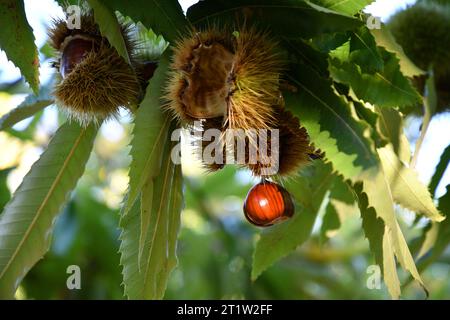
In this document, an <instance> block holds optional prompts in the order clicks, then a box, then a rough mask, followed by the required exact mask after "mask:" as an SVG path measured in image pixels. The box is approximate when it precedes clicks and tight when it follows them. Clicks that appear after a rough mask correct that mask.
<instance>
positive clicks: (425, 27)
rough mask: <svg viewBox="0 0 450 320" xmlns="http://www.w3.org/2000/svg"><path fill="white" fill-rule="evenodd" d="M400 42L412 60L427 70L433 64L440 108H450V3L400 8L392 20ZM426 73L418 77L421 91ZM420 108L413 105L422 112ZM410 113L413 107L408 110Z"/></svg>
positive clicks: (395, 34)
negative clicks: (401, 9)
mask: <svg viewBox="0 0 450 320" xmlns="http://www.w3.org/2000/svg"><path fill="white" fill-rule="evenodd" d="M388 27H389V28H390V30H391V31H392V34H393V35H394V37H395V39H396V40H397V42H398V43H399V44H400V45H401V46H402V47H403V49H404V50H405V53H406V54H407V55H408V57H410V58H411V60H412V61H413V62H414V63H415V64H416V65H418V66H419V67H420V68H422V69H423V70H429V69H430V67H432V68H433V71H434V75H435V83H436V90H437V97H438V104H437V110H436V112H438V113H439V112H443V111H446V110H448V109H449V108H450V85H449V83H450V32H449V30H450V4H448V3H447V4H446V5H445V4H444V1H442V2H440V1H421V2H419V3H417V4H416V5H414V6H411V7H409V8H407V9H405V10H403V11H399V12H398V13H397V14H395V15H394V16H393V17H392V18H391V19H390V20H389V22H388ZM425 81H426V77H419V78H415V79H414V82H413V83H414V85H415V86H416V88H417V89H418V90H419V91H420V92H424V90H425ZM418 110H420V109H419V108H415V109H412V110H411V111H412V112H418ZM404 111H405V112H406V113H409V112H410V110H404Z"/></svg>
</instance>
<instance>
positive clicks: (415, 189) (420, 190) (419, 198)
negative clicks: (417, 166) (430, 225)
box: [378, 146, 444, 222]
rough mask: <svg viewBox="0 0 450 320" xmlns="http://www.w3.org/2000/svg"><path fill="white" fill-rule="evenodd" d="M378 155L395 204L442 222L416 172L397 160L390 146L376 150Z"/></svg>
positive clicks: (441, 217)
mask: <svg viewBox="0 0 450 320" xmlns="http://www.w3.org/2000/svg"><path fill="white" fill-rule="evenodd" d="M378 154H379V155H380V159H381V163H382V165H383V171H384V174H385V175H386V179H387V180H388V181H389V184H390V189H391V192H392V195H393V198H394V200H395V202H397V203H399V204H400V205H401V206H403V207H405V208H407V209H410V210H412V211H415V212H418V213H421V214H423V215H425V216H426V217H427V218H429V219H431V220H432V221H436V222H440V221H442V220H443V219H444V217H443V216H442V215H441V214H440V213H439V212H438V210H437V209H436V207H435V205H434V203H433V199H432V198H431V195H430V193H429V191H428V189H427V187H426V186H425V185H424V184H423V183H421V182H420V181H419V178H418V177H417V174H416V172H415V171H414V170H413V169H410V168H408V167H406V166H405V165H404V164H403V163H402V162H401V161H400V160H399V159H398V158H397V156H396V155H395V153H394V151H393V150H392V147H391V146H386V147H384V148H380V149H378Z"/></svg>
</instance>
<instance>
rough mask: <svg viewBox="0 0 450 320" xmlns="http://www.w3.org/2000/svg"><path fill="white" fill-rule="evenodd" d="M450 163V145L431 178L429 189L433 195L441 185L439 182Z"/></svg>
mask: <svg viewBox="0 0 450 320" xmlns="http://www.w3.org/2000/svg"><path fill="white" fill-rule="evenodd" d="M449 163H450V145H449V146H447V148H445V150H444V152H443V153H442V155H441V159H440V160H439V163H438V165H437V166H436V170H435V172H434V174H433V177H432V178H431V181H430V185H429V186H428V189H429V190H430V193H431V194H432V195H433V196H434V195H435V193H436V189H437V187H438V185H439V182H440V181H441V179H442V177H443V176H444V173H445V170H447V167H448V165H449Z"/></svg>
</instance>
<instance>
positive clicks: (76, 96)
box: [49, 11, 145, 125]
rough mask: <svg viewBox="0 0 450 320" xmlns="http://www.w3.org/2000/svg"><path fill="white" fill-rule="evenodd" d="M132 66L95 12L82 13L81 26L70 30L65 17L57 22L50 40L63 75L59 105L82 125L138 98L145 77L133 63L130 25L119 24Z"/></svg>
mask: <svg viewBox="0 0 450 320" xmlns="http://www.w3.org/2000/svg"><path fill="white" fill-rule="evenodd" d="M121 32H122V36H123V38H124V39H125V44H126V47H127V50H128V54H129V56H130V59H131V62H132V65H130V64H128V63H127V62H126V61H125V60H124V59H123V58H122V57H121V56H120V55H119V54H118V53H117V51H116V49H115V48H114V47H113V46H112V45H111V44H110V43H109V42H108V40H107V39H106V38H104V37H103V36H102V35H101V33H100V30H99V27H98V25H97V24H96V22H95V20H94V17H93V14H92V12H90V11H89V12H83V14H82V16H81V29H69V28H68V26H67V23H66V21H65V20H56V21H54V24H53V27H52V28H51V29H50V30H49V36H50V44H51V45H52V47H53V48H55V49H56V51H57V53H58V55H57V62H56V63H55V66H56V67H57V68H58V71H59V73H60V75H61V80H60V82H59V83H58V84H57V85H56V86H55V89H54V92H53V94H54V96H55V99H56V102H57V104H58V105H59V106H60V107H62V108H63V109H64V110H65V111H67V113H68V115H69V116H70V117H71V118H74V119H76V120H77V121H78V122H80V123H81V124H83V125H87V124H88V123H90V122H100V121H101V120H103V119H107V118H109V117H113V116H116V115H117V114H118V111H119V109H120V108H121V107H124V108H131V106H133V105H136V104H137V103H138V102H139V98H140V97H141V95H142V90H143V88H144V84H143V83H144V81H145V80H144V79H143V77H142V76H140V75H138V73H137V72H136V70H135V68H136V67H138V66H141V64H140V63H139V62H138V60H137V59H136V57H135V56H134V45H135V43H134V42H133V40H132V39H131V36H130V35H129V27H128V26H127V25H122V26H121Z"/></svg>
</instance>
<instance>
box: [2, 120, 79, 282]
mask: <svg viewBox="0 0 450 320" xmlns="http://www.w3.org/2000/svg"><path fill="white" fill-rule="evenodd" d="M85 133H86V129H84V128H83V129H82V130H81V132H80V135H79V136H78V138H77V140H76V141H75V143H74V145H73V147H72V149H71V150H70V152H69V155H68V156H67V158H66V159H65V160H64V163H63V166H62V167H61V170H60V171H59V172H58V175H57V176H56V178H55V180H54V182H53V183H52V185H51V187H50V190H49V192H48V193H47V195H46V196H45V198H44V201H42V203H41V205H40V206H39V209H38V210H37V212H36V215H35V216H34V218H33V220H32V221H31V224H30V226H29V227H28V228H27V230H26V232H25V234H24V236H23V237H22V239H21V240H20V242H19V245H18V246H17V248H16V250H15V251H14V253H13V255H12V256H11V259H9V261H8V263H7V264H6V266H5V267H4V268H3V271H2V272H1V274H0V279H2V278H3V276H4V275H5V273H6V272H7V271H8V270H9V268H10V266H11V265H12V262H13V261H14V259H15V258H16V257H17V255H18V253H19V251H20V249H21V248H22V246H23V245H24V243H25V241H26V240H27V239H28V237H29V235H30V234H31V232H32V230H33V227H34V226H35V224H36V221H37V220H38V218H39V217H40V215H41V214H42V212H43V209H44V207H45V206H46V205H47V203H48V201H49V199H50V197H51V196H52V194H53V192H54V191H55V188H56V186H57V185H58V184H59V181H60V180H61V178H62V175H63V173H64V171H65V169H66V168H67V166H68V163H69V161H70V160H71V159H72V158H73V155H74V153H75V150H76V149H77V148H78V146H79V144H80V142H81V138H82V137H83V136H84V135H85Z"/></svg>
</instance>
